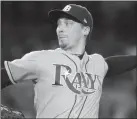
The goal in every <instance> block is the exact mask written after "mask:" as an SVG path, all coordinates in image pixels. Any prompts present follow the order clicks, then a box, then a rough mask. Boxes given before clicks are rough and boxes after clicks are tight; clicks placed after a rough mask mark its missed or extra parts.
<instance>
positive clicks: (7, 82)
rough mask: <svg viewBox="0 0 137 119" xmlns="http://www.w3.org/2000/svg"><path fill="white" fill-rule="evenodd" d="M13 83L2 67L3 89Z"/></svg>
mask: <svg viewBox="0 0 137 119" xmlns="http://www.w3.org/2000/svg"><path fill="white" fill-rule="evenodd" d="M11 84H12V82H11V81H10V79H9V77H8V74H7V72H6V70H5V68H2V69H1V89H3V88H5V87H7V86H9V85H11Z"/></svg>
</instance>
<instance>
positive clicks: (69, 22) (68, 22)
mask: <svg viewBox="0 0 137 119" xmlns="http://www.w3.org/2000/svg"><path fill="white" fill-rule="evenodd" d="M72 24H73V22H72V21H70V20H66V21H65V25H66V26H71V25H72Z"/></svg>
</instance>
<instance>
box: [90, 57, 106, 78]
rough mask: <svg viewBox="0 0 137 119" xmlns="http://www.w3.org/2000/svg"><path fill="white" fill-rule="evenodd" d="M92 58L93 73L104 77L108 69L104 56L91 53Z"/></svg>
mask: <svg viewBox="0 0 137 119" xmlns="http://www.w3.org/2000/svg"><path fill="white" fill-rule="evenodd" d="M92 59H93V60H92V61H93V62H94V63H93V65H94V73H95V74H96V75H98V76H100V77H102V78H104V77H105V75H106V74H107V71H108V64H107V63H106V61H105V59H104V57H103V56H102V55H100V54H93V55H92Z"/></svg>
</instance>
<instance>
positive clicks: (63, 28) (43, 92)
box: [1, 4, 137, 118]
mask: <svg viewBox="0 0 137 119" xmlns="http://www.w3.org/2000/svg"><path fill="white" fill-rule="evenodd" d="M48 15H49V18H50V19H51V20H52V21H54V22H55V23H57V29H56V33H57V37H58V42H59V46H60V48H57V49H55V50H41V51H33V52H30V53H28V54H26V55H24V56H23V57H22V58H21V59H16V60H14V61H11V62H10V61H5V62H4V65H5V69H2V72H1V73H2V77H4V76H5V77H6V76H7V78H2V88H4V87H6V86H8V85H10V84H16V83H19V82H23V81H27V80H32V81H33V83H34V91H35V99H34V105H35V108H36V111H37V115H36V118H98V112H99V101H100V97H101V93H102V84H103V80H104V77H105V76H106V77H108V76H112V75H117V74H120V73H123V72H125V71H128V70H132V69H133V68H135V67H136V66H137V62H136V56H112V57H108V58H103V57H102V56H101V55H100V54H96V53H95V54H92V55H88V54H87V53H86V51H85V46H86V41H87V39H88V38H89V35H90V33H91V32H92V28H93V19H92V16H91V14H90V12H89V11H88V10H87V9H86V8H85V7H82V6H80V5H75V4H69V5H67V6H65V7H64V8H63V10H58V9H56V10H51V11H50V12H49V14H48ZM123 64H124V65H123Z"/></svg>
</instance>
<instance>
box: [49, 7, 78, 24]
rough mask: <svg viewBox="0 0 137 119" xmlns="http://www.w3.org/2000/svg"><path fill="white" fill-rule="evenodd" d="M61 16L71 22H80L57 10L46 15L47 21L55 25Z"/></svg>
mask: <svg viewBox="0 0 137 119" xmlns="http://www.w3.org/2000/svg"><path fill="white" fill-rule="evenodd" d="M62 16H67V17H68V18H70V19H73V20H76V21H77V22H80V21H79V20H78V19H77V18H76V17H74V16H73V15H71V14H69V13H67V12H65V11H62V10H58V9H56V10H51V11H49V13H48V17H49V19H50V20H52V21H53V22H55V23H57V20H58V19H59V18H60V17H62Z"/></svg>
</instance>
